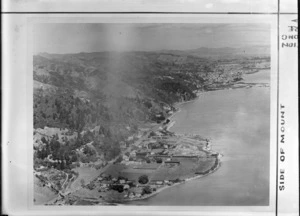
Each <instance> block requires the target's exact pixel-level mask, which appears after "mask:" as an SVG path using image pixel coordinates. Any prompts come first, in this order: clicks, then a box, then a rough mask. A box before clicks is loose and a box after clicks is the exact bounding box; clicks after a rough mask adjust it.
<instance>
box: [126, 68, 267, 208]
mask: <svg viewBox="0 0 300 216" xmlns="http://www.w3.org/2000/svg"><path fill="white" fill-rule="evenodd" d="M243 82H245V83H266V84H269V83H270V70H269V69H267V70H261V71H259V72H257V73H253V74H248V75H245V76H244V80H243ZM172 121H175V122H176V123H175V124H174V126H173V127H171V129H170V130H171V131H174V132H176V133H181V134H185V133H193V134H199V135H201V136H203V137H206V138H209V139H210V140H211V144H212V150H214V151H217V152H219V153H220V154H222V155H223V156H222V158H221V166H220V168H219V169H218V170H217V171H216V172H214V173H212V174H210V175H208V176H205V177H203V178H199V179H196V180H193V181H189V182H186V183H184V184H181V185H178V186H174V187H171V188H168V189H166V190H163V191H162V192H161V193H159V194H157V195H155V196H153V197H150V198H148V199H145V200H139V201H134V202H132V203H131V204H132V205H153V206H172V205H174V206H265V205H268V204H269V173H270V165H269V163H270V87H268V86H261V85H260V86H253V87H249V88H236V89H224V90H216V91H209V92H203V93H201V94H200V96H199V98H197V99H196V100H194V101H191V102H188V103H184V104H182V105H181V106H180V112H178V113H176V114H175V115H174V116H173V117H172Z"/></svg>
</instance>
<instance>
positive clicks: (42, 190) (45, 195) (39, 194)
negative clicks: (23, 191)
mask: <svg viewBox="0 0 300 216" xmlns="http://www.w3.org/2000/svg"><path fill="white" fill-rule="evenodd" d="M55 197H57V194H56V193H54V192H53V191H52V190H51V189H50V188H48V187H47V186H43V185H42V183H41V181H40V180H39V179H38V178H37V177H34V204H35V205H42V204H45V203H46V202H48V201H50V200H52V199H54V198H55Z"/></svg>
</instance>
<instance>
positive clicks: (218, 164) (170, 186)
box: [115, 157, 221, 205]
mask: <svg viewBox="0 0 300 216" xmlns="http://www.w3.org/2000/svg"><path fill="white" fill-rule="evenodd" d="M220 166H221V160H220V158H219V157H217V165H216V166H214V167H213V168H212V169H211V170H210V171H209V172H208V173H206V174H203V175H200V174H199V175H196V176H193V177H190V178H187V179H184V180H183V181H182V182H178V183H174V184H172V185H169V186H164V187H162V188H160V189H157V190H156V191H155V192H153V193H151V194H147V195H145V196H143V197H140V198H133V199H130V200H125V201H123V202H120V203H118V202H115V203H116V204H118V205H122V203H127V202H131V201H138V200H145V199H148V198H150V197H153V196H155V195H156V194H159V193H160V192H162V191H163V190H166V189H168V188H172V187H175V186H178V185H181V184H184V183H186V182H189V181H193V180H196V179H200V178H203V177H206V176H208V175H210V174H212V173H214V172H215V171H217V170H218V169H219V168H220Z"/></svg>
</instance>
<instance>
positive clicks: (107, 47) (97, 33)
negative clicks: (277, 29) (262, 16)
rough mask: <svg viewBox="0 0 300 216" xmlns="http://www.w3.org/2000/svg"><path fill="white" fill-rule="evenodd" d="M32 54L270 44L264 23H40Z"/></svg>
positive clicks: (34, 33) (268, 31) (34, 34)
mask: <svg viewBox="0 0 300 216" xmlns="http://www.w3.org/2000/svg"><path fill="white" fill-rule="evenodd" d="M33 41H34V45H33V46H34V47H33V48H34V53H35V54H36V53H40V52H48V53H61V54H63V53H79V52H102V51H118V52H123V51H157V50H189V49H196V48H200V47H208V48H220V47H245V46H265V45H269V44H270V26H269V25H267V24H259V23H253V24H251V23H250V24H249V23H247V24H238V23H236V24H211V23H209V24H205V23H201V24H199V23H188V24H187V23H182V24H180V23H178V24H177V23H174V24H173V23H167V24H161V23H160V24H138V23H130V24H111V23H109V24H105V23H43V24H36V25H35V26H34V29H33Z"/></svg>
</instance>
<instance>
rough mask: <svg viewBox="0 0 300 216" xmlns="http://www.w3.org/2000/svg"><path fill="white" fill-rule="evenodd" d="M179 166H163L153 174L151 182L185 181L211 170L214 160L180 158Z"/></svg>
mask: <svg viewBox="0 0 300 216" xmlns="http://www.w3.org/2000/svg"><path fill="white" fill-rule="evenodd" d="M178 160H179V161H180V164H179V165H163V166H162V167H161V168H159V169H157V170H156V171H155V173H153V176H152V180H153V181H162V180H175V179H177V178H179V179H186V178H190V177H193V176H195V172H204V171H207V170H209V169H211V168H212V167H213V165H214V163H215V158H200V159H196V158H180V159H178Z"/></svg>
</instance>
